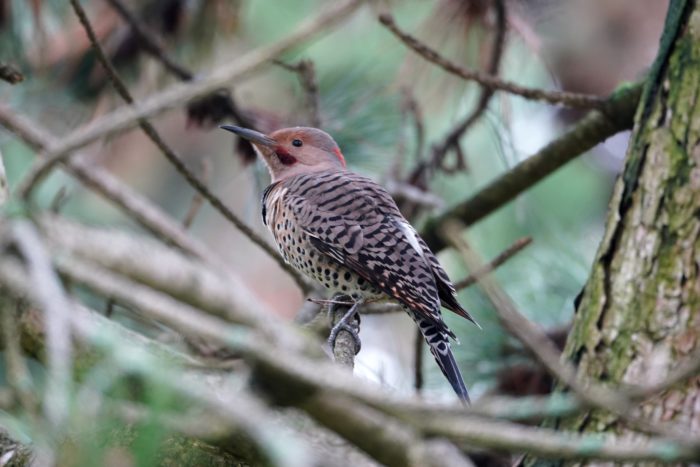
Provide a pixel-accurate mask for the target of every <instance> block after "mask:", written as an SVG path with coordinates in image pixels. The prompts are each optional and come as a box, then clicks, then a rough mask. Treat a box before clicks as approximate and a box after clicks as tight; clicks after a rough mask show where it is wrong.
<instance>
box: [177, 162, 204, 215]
mask: <svg viewBox="0 0 700 467" xmlns="http://www.w3.org/2000/svg"><path fill="white" fill-rule="evenodd" d="M210 173H211V164H210V163H209V159H202V180H204V182H205V183H206V182H207V180H209V174H210ZM203 203H204V197H203V196H202V194H201V193H199V192H195V194H194V195H192V201H190V208H189V209H188V210H187V214H185V218H184V219H183V220H182V227H184V228H185V229H189V228H190V227H191V226H192V223H193V222H194V218H195V217H197V213H199V210H200V209H201V208H202V204H203Z"/></svg>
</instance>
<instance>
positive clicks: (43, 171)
mask: <svg viewBox="0 0 700 467" xmlns="http://www.w3.org/2000/svg"><path fill="white" fill-rule="evenodd" d="M70 1H71V5H72V6H73V9H74V10H75V13H76V15H77V16H78V18H79V19H80V22H81V24H82V25H83V28H84V29H85V32H86V33H87V35H88V38H89V39H90V43H91V44H92V46H93V49H94V50H95V52H96V54H97V58H98V60H99V61H100V63H101V64H102V66H103V67H104V69H105V71H106V72H107V76H108V77H109V79H110V82H111V83H112V85H113V86H114V88H115V90H116V91H117V93H118V94H119V95H120V96H121V97H122V99H124V101H126V102H127V103H128V104H132V105H133V104H135V102H134V99H133V97H132V96H131V93H130V92H129V90H128V89H127V88H126V85H125V84H124V82H123V81H122V80H121V78H119V76H118V74H117V71H116V70H115V68H114V66H113V65H112V63H111V62H110V61H109V59H108V58H107V56H106V55H105V53H104V50H103V49H102V46H100V44H99V42H98V40H97V36H96V35H95V32H94V30H93V28H92V25H91V24H90V21H89V19H88V18H87V15H86V13H85V10H84V9H83V7H82V6H81V5H80V2H79V0H70ZM138 125H139V126H140V127H141V129H142V130H143V132H144V133H146V135H147V136H148V137H149V138H150V139H151V141H153V143H154V144H155V145H156V146H157V147H158V149H160V151H161V152H162V153H163V155H165V157H166V159H167V160H168V161H169V162H170V163H171V164H172V165H173V167H174V168H175V170H177V172H178V173H180V175H182V176H183V177H184V178H185V180H187V182H188V183H189V184H190V185H191V186H192V187H193V188H194V189H195V190H196V191H197V192H198V193H200V194H201V195H202V196H203V197H204V198H205V199H206V200H207V201H209V203H210V204H211V205H212V206H213V207H214V208H215V209H216V210H217V211H219V213H221V215H223V216H224V218H226V220H228V221H229V222H231V223H232V224H233V225H234V226H236V228H238V229H239V230H240V231H241V232H242V233H243V234H244V235H245V236H246V237H248V239H250V240H251V241H252V242H253V243H254V244H256V245H257V246H258V247H260V248H261V249H262V250H263V251H264V252H265V253H267V254H268V255H269V256H270V257H271V258H272V259H273V260H274V261H275V262H276V263H277V264H278V265H279V266H280V267H281V268H282V269H283V270H284V271H286V272H287V273H288V274H289V275H290V276H291V277H292V278H293V279H294V281H295V282H296V284H297V286H299V288H300V289H301V290H302V292H303V293H307V292H308V291H309V286H308V284H307V283H306V281H305V280H304V279H303V277H302V276H301V274H300V273H299V272H298V271H297V270H295V269H294V268H292V267H291V266H290V265H288V264H287V263H286V262H285V261H284V260H283V259H282V258H281V257H280V255H279V254H278V253H277V252H276V251H275V250H274V249H273V248H272V247H271V246H270V245H269V244H268V243H267V242H266V241H264V240H263V239H262V238H261V237H260V236H259V235H258V234H257V233H256V232H254V231H253V230H252V229H251V228H250V227H248V226H247V225H246V224H245V223H244V222H243V221H241V220H240V219H239V218H238V216H236V215H235V214H234V213H233V211H231V210H230V209H229V208H228V207H227V206H226V205H225V204H224V203H223V202H222V201H221V200H220V199H219V198H218V197H217V196H215V195H214V194H213V193H212V192H211V191H210V190H209V188H208V187H207V186H206V184H205V183H204V182H203V181H202V180H201V179H200V178H199V177H197V176H196V175H195V174H194V173H193V172H192V171H191V170H190V169H189V168H188V167H187V166H186V165H185V163H184V162H183V161H182V159H181V158H180V156H179V155H177V154H176V153H175V152H174V151H173V150H172V148H170V146H168V145H167V144H166V143H165V141H164V140H163V138H162V137H161V136H160V134H159V133H158V132H157V131H156V129H155V128H154V127H153V125H151V123H149V122H148V121H147V120H146V119H139V120H138ZM60 160H62V159H61V158H51V157H48V158H47V159H45V160H43V161H39V162H37V163H36V164H35V165H34V166H33V167H32V168H31V169H30V170H29V173H28V174H27V175H26V176H25V179H24V181H23V182H22V183H21V188H20V192H21V193H22V197H23V198H28V197H29V196H30V194H31V192H32V190H33V188H34V187H35V186H36V185H37V184H38V183H39V182H40V181H41V180H42V179H43V178H44V177H45V176H46V175H48V173H49V172H50V171H51V169H52V168H53V167H54V166H55V165H56V164H57V163H58V162H59V161H60Z"/></svg>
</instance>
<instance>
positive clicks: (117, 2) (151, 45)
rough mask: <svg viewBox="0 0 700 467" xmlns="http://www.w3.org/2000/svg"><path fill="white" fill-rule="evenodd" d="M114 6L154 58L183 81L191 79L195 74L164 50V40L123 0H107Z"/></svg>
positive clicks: (142, 45)
mask: <svg viewBox="0 0 700 467" xmlns="http://www.w3.org/2000/svg"><path fill="white" fill-rule="evenodd" d="M107 2H108V3H109V4H110V5H111V6H112V8H114V9H115V10H116V11H117V13H119V16H121V17H122V19H124V21H126V22H127V24H128V25H129V26H130V27H131V30H132V32H133V33H134V34H135V35H136V36H137V38H138V43H139V46H140V47H142V48H143V50H145V51H146V52H147V53H148V54H150V55H151V56H152V57H153V58H155V59H156V60H158V61H160V62H161V63H162V64H163V66H164V67H165V68H166V69H167V70H168V71H170V72H171V73H172V74H174V75H175V76H177V77H178V78H180V79H181V80H183V81H189V80H191V79H192V78H193V77H194V74H193V73H192V72H191V71H190V70H188V69H186V68H185V67H183V66H182V65H180V64H179V63H177V62H176V61H175V60H173V59H172V58H171V57H170V56H169V55H168V54H167V53H166V52H165V50H163V46H162V41H161V40H160V39H159V38H158V36H156V35H155V34H154V33H153V32H152V31H151V30H150V29H149V28H148V27H146V25H144V24H143V23H142V22H141V20H140V19H139V18H137V17H136V15H135V14H133V13H132V12H131V11H130V10H129V8H127V6H126V5H124V3H122V1H121V0H107Z"/></svg>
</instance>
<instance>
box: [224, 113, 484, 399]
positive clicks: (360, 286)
mask: <svg viewBox="0 0 700 467" xmlns="http://www.w3.org/2000/svg"><path fill="white" fill-rule="evenodd" d="M220 128H222V129H224V130H227V131H230V132H232V133H234V134H236V135H238V136H239V137H240V138H243V139H245V140H247V141H249V142H250V143H251V144H252V145H253V147H254V148H255V150H256V152H257V153H258V155H259V156H260V157H261V158H262V160H263V161H264V163H265V165H266V166H267V168H268V171H269V172H270V177H271V183H270V185H269V186H268V187H267V188H266V189H265V191H264V193H263V196H262V221H263V223H264V224H265V225H266V226H267V228H268V229H269V230H270V232H271V233H272V236H273V238H274V241H275V243H276V244H277V247H278V249H279V252H280V254H281V255H282V256H283V258H284V260H285V261H286V262H287V263H288V264H290V265H291V266H292V267H294V268H295V269H297V270H298V271H300V272H302V273H304V274H306V275H307V276H310V277H311V278H313V279H315V280H316V281H318V282H320V283H321V284H322V285H324V286H325V287H326V288H327V289H329V290H330V291H332V292H334V293H342V294H343V295H346V296H349V297H351V298H352V300H353V305H352V306H351V307H350V310H349V311H348V312H347V313H346V314H345V316H343V318H342V319H341V320H340V322H339V323H338V324H337V325H336V326H335V327H334V329H333V330H332V331H331V337H330V338H329V340H331V341H332V340H333V339H334V338H335V335H337V332H338V331H339V330H340V329H346V330H348V331H350V332H351V334H353V331H352V330H351V328H350V327H349V326H348V325H347V323H348V321H349V319H351V318H353V317H354V315H355V313H357V312H358V310H359V309H360V306H361V305H363V304H365V303H367V302H372V301H379V300H391V301H394V302H398V303H399V304H400V305H401V306H402V307H403V309H404V310H405V311H406V312H407V313H408V314H409V315H410V317H411V318H412V319H413V320H414V321H415V323H416V324H417V325H418V327H419V329H420V331H421V334H422V335H423V337H424V339H425V341H426V342H427V344H428V347H429V349H430V352H431V353H432V354H433V356H434V357H435V361H436V362H437V364H438V366H439V367H440V369H441V370H442V373H443V374H444V375H445V377H446V378H447V380H448V381H449V383H450V384H451V386H452V388H453V390H454V392H455V393H456V394H457V396H458V397H459V398H460V400H462V402H464V403H469V393H468V391H467V388H466V386H465V383H464V380H463V378H462V374H461V372H460V370H459V367H458V366H457V363H456V361H455V358H454V355H453V353H452V349H451V347H450V339H453V340H457V338H456V336H455V334H454V333H453V332H452V331H451V330H450V329H449V328H448V327H447V325H446V324H445V322H444V320H443V318H442V314H441V306H444V307H445V308H446V309H448V310H450V311H453V312H454V313H456V314H458V315H459V316H461V317H463V318H465V319H467V320H469V321H471V322H473V323H474V324H476V325H477V326H478V324H477V323H476V321H475V320H474V318H473V317H472V316H471V315H470V314H469V313H468V312H467V311H466V310H465V309H464V308H463V307H462V306H461V305H460V304H459V302H458V301H457V293H456V291H455V288H454V286H453V285H452V282H451V281H450V278H449V277H448V275H447V273H446V272H445V270H444V269H443V267H442V266H441V265H440V263H439V261H438V259H437V257H436V256H435V255H434V254H433V252H432V251H430V248H428V245H427V244H426V243H425V241H424V240H423V239H422V238H421V237H420V235H419V234H418V233H417V231H416V230H415V228H413V226H412V225H411V224H410V223H409V222H408V221H407V220H406V219H405V218H404V216H403V215H402V214H401V212H400V211H399V209H398V207H397V205H396V202H395V201H394V199H393V198H392V197H391V195H390V194H389V192H387V191H386V190H385V189H384V188H383V187H382V186H381V185H379V184H377V183H376V182H374V181H373V180H372V179H370V178H368V177H365V176H362V175H359V174H357V173H354V172H352V171H350V170H348V168H347V164H346V162H345V158H344V156H343V153H342V152H341V150H340V148H339V147H338V144H337V143H336V142H335V140H334V139H333V137H331V136H330V135H329V134H328V133H326V132H325V131H323V130H320V129H317V128H310V127H292V128H284V129H279V130H276V131H274V132H272V133H270V134H264V133H261V132H258V131H255V130H252V129H248V128H241V127H237V126H232V125H221V127H220ZM354 337H355V338H356V339H357V341H358V342H359V337H358V336H356V335H355V336H354Z"/></svg>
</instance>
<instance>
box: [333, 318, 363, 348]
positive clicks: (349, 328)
mask: <svg viewBox="0 0 700 467" xmlns="http://www.w3.org/2000/svg"><path fill="white" fill-rule="evenodd" d="M340 331H346V332H347V333H348V334H350V336H352V340H353V341H354V342H355V355H357V354H358V353H360V350H362V341H361V340H360V335H359V334H358V333H357V331H355V329H354V328H353V327H352V326H351V325H350V324H347V323H342V322H339V323H338V324H336V325H335V326H333V329H331V333H330V334H329V335H328V345H329V346H330V348H331V349H332V348H334V347H335V340H336V339H337V338H338V333H340Z"/></svg>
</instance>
